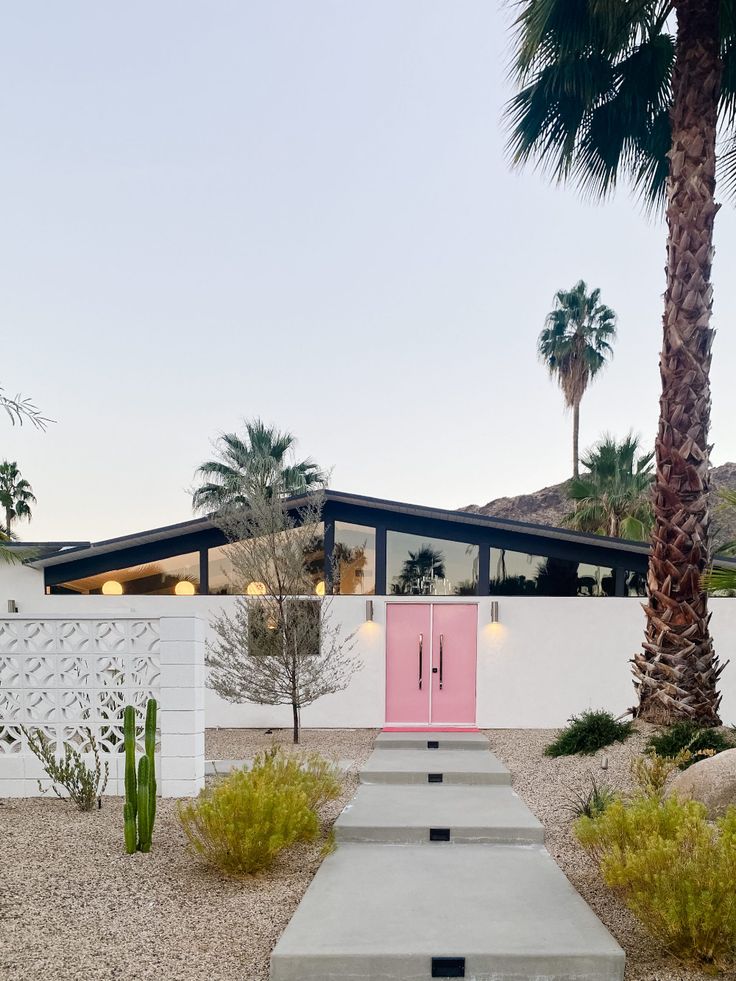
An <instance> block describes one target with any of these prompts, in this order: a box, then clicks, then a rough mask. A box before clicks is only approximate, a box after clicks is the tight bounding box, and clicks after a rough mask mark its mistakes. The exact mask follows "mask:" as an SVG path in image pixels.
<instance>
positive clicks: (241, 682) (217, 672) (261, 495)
mask: <svg viewBox="0 0 736 981" xmlns="http://www.w3.org/2000/svg"><path fill="white" fill-rule="evenodd" d="M246 499H247V501H248V504H247V505H246V506H234V507H232V508H229V509H225V510H223V511H221V512H220V513H219V514H218V515H217V517H216V518H215V519H214V520H216V521H217V522H218V524H219V525H220V527H221V528H222V529H223V531H224V532H225V534H226V535H227V537H228V540H229V542H230V543H231V544H230V546H229V547H228V553H229V558H230V560H231V562H232V567H233V574H232V578H233V582H232V586H233V587H234V591H237V592H238V593H240V594H243V595H240V596H239V597H238V599H237V601H236V604H235V608H234V610H232V611H224V612H222V613H220V614H219V615H218V616H217V617H216V618H215V619H214V620H213V623H212V626H213V629H214V631H215V634H216V637H217V639H216V640H215V641H214V642H212V643H210V644H209V646H208V653H207V664H208V666H209V668H210V675H209V681H208V684H209V686H210V687H211V688H213V689H214V690H215V691H216V692H217V693H218V695H220V696H221V697H222V698H225V699H227V701H230V702H257V703H258V704H260V705H284V704H288V705H291V708H292V716H293V726H294V742H295V743H298V742H299V729H300V712H301V708H302V706H304V705H311V704H312V702H315V701H316V700H317V699H318V698H321V697H322V696H323V695H331V694H333V693H335V692H338V691H342V690H343V689H345V688H346V687H347V685H348V683H349V681H350V677H351V675H352V674H353V672H354V671H357V670H359V669H360V667H361V664H360V662H359V661H358V660H357V659H356V658H354V657H353V656H352V649H353V646H354V644H353V636H352V635H349V636H343V634H342V630H341V626H340V625H339V624H335V623H334V621H333V618H332V616H331V606H332V598H331V597H330V596H325V595H324V592H325V589H324V579H323V575H324V574H323V573H321V572H318V571H316V570H315V564H316V563H315V561H314V559H315V556H316V555H317V554H318V553H319V552H320V550H321V551H322V553H324V534H323V528H322V523H321V522H322V506H323V499H322V495H321V494H320V493H319V492H315V493H313V494H310V495H309V496H308V497H307V498H306V499H305V503H304V504H303V505H302V506H300V507H299V508H298V510H296V511H295V512H293V513H290V512H289V510H288V508H287V506H286V503H285V501H284V495H283V494H281V493H280V492H279V488H278V486H270V487H269V488H268V489H267V490H264V489H263V487H259V486H258V485H257V482H256V481H253V482H252V485H251V486H249V487H248V488H247V498H246Z"/></svg>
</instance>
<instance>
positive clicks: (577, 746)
mask: <svg viewBox="0 0 736 981" xmlns="http://www.w3.org/2000/svg"><path fill="white" fill-rule="evenodd" d="M633 729H634V724H633V722H619V721H618V720H617V719H615V718H614V717H613V715H611V713H610V712H605V711H603V710H600V711H597V712H590V711H589V712H583V713H582V714H581V715H573V717H572V718H571V719H570V721H569V723H568V724H567V725H566V726H565V728H564V729H563V730H562V731H561V732H560V734H559V735H558V736H557V738H556V739H555V740H554V741H553V742H551V743H550V744H549V746H548V747H547V748H546V749H545V751H544V753H545V755H546V756H574V755H576V754H577V753H585V754H587V755H592V754H593V753H597V752H598V750H599V749H603V748H604V747H605V746H610V745H611V743H622V742H623V741H624V740H625V739H628V737H629V736H630V735H631V733H632V732H633Z"/></svg>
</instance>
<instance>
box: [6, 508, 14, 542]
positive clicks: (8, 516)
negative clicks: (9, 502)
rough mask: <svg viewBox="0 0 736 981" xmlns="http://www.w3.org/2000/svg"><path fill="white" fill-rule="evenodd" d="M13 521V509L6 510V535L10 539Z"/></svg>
mask: <svg viewBox="0 0 736 981" xmlns="http://www.w3.org/2000/svg"><path fill="white" fill-rule="evenodd" d="M12 520H13V514H12V509H11V508H5V534H6V535H7V536H8V538H10V522H11V521H12Z"/></svg>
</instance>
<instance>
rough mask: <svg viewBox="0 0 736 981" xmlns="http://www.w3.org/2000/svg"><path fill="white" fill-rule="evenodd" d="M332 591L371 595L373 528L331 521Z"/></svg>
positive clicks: (374, 551) (374, 567)
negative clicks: (332, 527) (333, 550)
mask: <svg viewBox="0 0 736 981" xmlns="http://www.w3.org/2000/svg"><path fill="white" fill-rule="evenodd" d="M333 565H334V568H333V578H334V580H335V581H334V588H333V591H334V592H335V593H341V594H343V595H345V594H354V593H358V594H361V595H364V596H372V595H373V593H375V591H376V529H375V528H368V527H367V526H366V525H351V524H348V522H346V521H336V522H335V552H334V563H333Z"/></svg>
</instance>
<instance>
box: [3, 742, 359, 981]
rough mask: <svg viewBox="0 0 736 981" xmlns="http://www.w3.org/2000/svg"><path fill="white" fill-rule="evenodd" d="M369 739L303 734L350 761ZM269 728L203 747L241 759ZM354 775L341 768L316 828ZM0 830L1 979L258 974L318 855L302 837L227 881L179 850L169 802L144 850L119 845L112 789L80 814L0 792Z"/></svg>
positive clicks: (175, 980) (172, 979)
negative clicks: (263, 866)
mask: <svg viewBox="0 0 736 981" xmlns="http://www.w3.org/2000/svg"><path fill="white" fill-rule="evenodd" d="M287 736H288V738H290V733H289V734H287ZM374 736H375V732H374V731H372V730H362V731H359V732H340V731H336V730H332V731H328V732H325V731H320V732H315V733H313V734H312V733H309V732H305V738H304V748H306V749H319V750H320V751H321V752H323V753H325V754H326V755H333V756H334V757H335V758H337V759H355V760H357V761H358V762H361V761H362V760H363V759H365V758H367V756H368V754H369V753H370V749H371V745H372V742H373V737H374ZM274 737H275V738H276V741H279V742H280V741H281V734H280V733H275V734H274V736H273V737H272V736H269V737H264V736H263V735H262V734H261V733H250V732H244V731H243V730H237V732H236V731H233V730H227V731H226V730H220V731H218V732H213V733H208V744H209V746H210V748H211V749H212V750H213V755H214V750H219V749H221V750H223V754H222V755H220V753H219V752H218V753H217V757H216V758H228V759H240V758H247V757H248V756H252V755H253V753H254V752H256V751H258V750H259V749H261V748H264V747H266V746H268V745H270V744H271V742H272V740H273V738H274ZM225 750H226V752H224V751H225ZM210 758H211V757H210ZM356 783H357V779H356V772H355V770H352V771H351V772H349V773H348V774H347V776H346V780H345V790H344V793H343V795H342V797H341V799H340V800H338V801H334V802H333V803H332V804H330V805H329V806H328V807H327V808H325V811H324V813H323V819H324V824H325V826H329V825H331V824H332V822H333V821H334V820H335V818H336V817H337V815H338V814H339V813H340V811H341V810H342V808H343V807H344V805H345V804H346V803H347V801H348V800H349V799H350V798H351V797H352V795H353V793H354V792H355V787H356ZM0 834H1V835H2V845H1V846H0V979H2V981H147V979H149V978H151V979H153V978H155V979H157V981H267V978H268V959H269V955H270V952H271V949H272V947H273V946H274V944H275V943H276V940H277V939H278V937H279V935H280V934H281V932H282V931H283V929H284V927H285V926H286V924H287V923H288V921H289V919H290V917H291V914H292V912H293V911H294V909H295V908H296V906H297V904H298V902H299V900H300V899H301V897H302V895H303V893H304V891H305V889H306V888H307V886H308V885H309V882H310V881H311V879H312V876H313V875H314V873H315V872H316V871H317V869H318V867H319V864H320V847H321V846H319V845H315V846H311V845H310V846H304V847H302V848H300V849H298V850H295V851H293V852H291V853H290V854H287V855H285V856H283V857H282V859H281V860H280V861H279V863H278V864H277V866H276V867H275V868H274V870H273V871H271V872H269V873H268V874H262V875H259V876H253V877H250V878H245V879H241V880H234V879H228V878H226V877H224V876H222V875H220V874H219V873H216V872H212V871H210V870H209V869H207V868H206V867H204V866H203V865H201V864H200V862H199V861H198V860H197V859H196V858H195V857H193V856H192V855H191V853H190V852H189V851H188V849H187V845H186V840H185V838H184V834H183V832H182V831H181V828H180V827H179V823H178V820H177V818H176V802H175V801H170V800H165V801H161V802H160V803H159V808H158V812H157V817H156V828H155V832H154V846H153V849H152V851H151V853H150V854H149V855H140V854H138V855H132V856H131V855H126V854H125V852H124V849H123V839H122V800H121V799H120V798H114V797H110V798H106V799H105V802H104V805H103V808H102V810H100V811H93V812H92V813H88V814H82V813H80V812H79V811H77V810H76V809H75V808H74V807H73V806H71V805H69V804H67V803H65V802H63V801H59V800H57V799H55V798H54V799H47V798H42V799H28V800H5V801H0Z"/></svg>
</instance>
